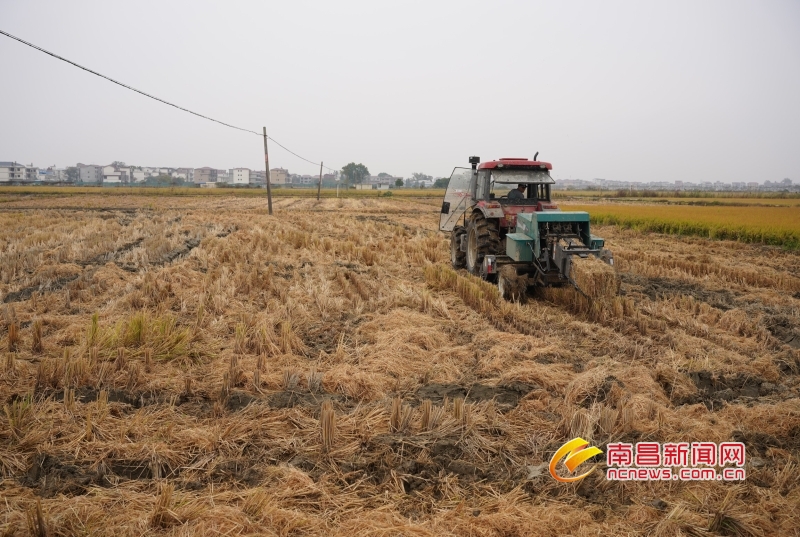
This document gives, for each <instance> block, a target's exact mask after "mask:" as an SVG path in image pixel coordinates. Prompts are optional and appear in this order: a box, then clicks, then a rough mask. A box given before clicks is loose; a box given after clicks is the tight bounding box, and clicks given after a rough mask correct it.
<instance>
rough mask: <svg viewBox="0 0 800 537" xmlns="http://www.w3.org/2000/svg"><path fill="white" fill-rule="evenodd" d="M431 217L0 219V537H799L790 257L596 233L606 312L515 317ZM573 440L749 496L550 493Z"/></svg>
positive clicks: (589, 484) (382, 212)
mask: <svg viewBox="0 0 800 537" xmlns="http://www.w3.org/2000/svg"><path fill="white" fill-rule="evenodd" d="M438 206H439V200H425V199H403V200H397V199H385V198H381V199H376V198H348V199H324V200H322V201H319V202H318V201H316V200H314V199H308V198H305V199H301V198H279V199H277V200H276V202H275V211H276V214H275V215H274V216H272V217H270V216H268V215H267V212H266V203H265V200H264V199H257V198H253V197H239V198H235V197H222V196H209V197H199V196H198V197H169V196H158V197H152V196H151V197H139V196H134V195H130V196H124V197H120V198H112V197H109V196H91V195H86V196H70V197H58V196H53V197H47V198H41V197H36V196H30V197H26V198H24V199H13V200H6V201H5V203H3V205H2V210H0V226H2V229H3V234H2V236H0V302H2V303H0V314H1V315H2V318H1V319H0V326H1V327H2V328H0V349H1V350H2V354H3V360H2V363H0V404H2V405H3V408H4V414H3V415H2V426H0V475H1V476H2V482H0V491H2V497H3V503H4V504H5V509H4V513H2V514H0V534H2V535H19V536H22V535H31V534H33V535H51V536H52V535H65V536H66V535H113V536H115V537H121V536H123V535H136V536H138V535H144V534H148V535H153V534H155V535H219V534H226V535H348V536H355V535H431V536H433V535H486V536H489V535H497V536H501V535H502V536H513V535H520V536H522V535H543V536H555V535H587V536H588V535H598V534H601V535H643V534H646V535H650V534H652V535H660V536H672V535H675V536H677V535H756V536H759V535H763V536H767V535H797V534H798V527H800V472H799V471H798V468H800V466H799V465H800V399H799V398H798V396H800V254H798V253H797V252H793V251H787V250H784V249H781V248H779V247H769V246H759V245H751V244H743V243H739V242H726V241H711V240H708V239H702V238H681V237H670V236H663V235H654V234H642V233H640V232H637V231H635V230H630V229H618V228H615V227H600V226H596V227H595V228H593V231H595V232H596V233H597V234H598V235H600V236H603V237H604V238H605V239H606V245H607V247H608V248H609V249H611V250H612V251H613V252H614V258H615V263H616V267H617V269H618V272H619V277H620V281H621V289H620V294H619V296H616V297H612V298H610V299H608V300H604V301H594V302H590V301H588V300H586V299H585V297H582V296H581V295H579V294H577V293H575V292H571V291H570V290H567V289H565V290H552V292H548V293H543V296H540V297H530V298H529V299H528V300H527V301H522V302H514V303H510V302H503V301H501V300H500V299H499V296H498V293H497V290H496V288H495V287H494V286H492V285H489V284H487V283H485V282H482V281H480V280H478V279H476V278H474V277H471V276H469V275H467V274H466V273H464V272H463V271H461V272H456V271H453V270H452V269H451V268H450V266H449V247H448V241H447V239H446V237H444V236H443V235H441V234H439V233H438V232H437V231H435V230H436V223H437V222H438V216H439V215H438ZM576 436H581V437H582V438H585V439H587V440H588V441H590V442H591V443H592V445H596V446H598V447H599V448H600V449H603V450H604V451H605V446H606V445H607V444H608V443H610V442H618V441H623V442H638V441H654V442H692V441H713V442H720V441H726V440H732V441H741V442H744V443H745V445H746V447H747V460H748V463H747V467H746V470H747V478H746V479H745V480H744V481H741V482H717V481H713V482H696V481H681V482H678V481H676V482H654V483H648V482H638V481H627V482H615V481H607V480H606V479H605V478H604V477H603V474H602V472H594V473H593V474H592V475H590V476H589V477H588V478H586V479H585V480H583V481H581V482H579V483H576V484H563V483H559V482H556V481H555V480H553V479H552V478H551V477H550V476H549V474H548V473H547V470H546V469H545V470H544V472H542V468H543V467H545V468H546V464H547V461H549V458H550V457H551V456H552V454H553V453H554V452H555V450H556V449H558V447H560V446H561V445H562V444H563V443H564V442H566V441H567V440H570V439H572V438H574V437H576Z"/></svg>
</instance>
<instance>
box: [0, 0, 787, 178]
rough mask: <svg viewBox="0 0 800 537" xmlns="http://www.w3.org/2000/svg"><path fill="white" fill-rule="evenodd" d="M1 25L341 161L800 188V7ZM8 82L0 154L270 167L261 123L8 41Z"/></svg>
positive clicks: (123, 8) (47, 18)
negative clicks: (521, 163)
mask: <svg viewBox="0 0 800 537" xmlns="http://www.w3.org/2000/svg"><path fill="white" fill-rule="evenodd" d="M0 29H2V30H3V31H6V32H8V33H11V34H13V35H15V36H17V37H20V38H22V39H24V40H26V41H29V42H31V43H33V44H36V45H38V46H40V47H42V48H45V49H47V50H50V51H51V52H54V53H56V54H59V55H61V56H63V57H65V58H67V59H70V60H72V61H74V62H76V63H79V64H81V65H84V66H86V67H88V68H90V69H92V70H95V71H98V72H100V73H102V74H105V75H107V76H109V77H111V78H114V79H116V80H119V81H121V82H123V83H125V84H128V85H131V86H133V87H135V88H137V89H140V90H142V91H145V92H148V93H151V94H153V95H156V96H158V97H160V98H162V99H164V100H167V101H170V102H173V103H175V104H178V105H179V106H182V107H185V108H188V109H190V110H193V111H196V112H198V113H200V114H203V115H207V116H210V117H212V118H214V119H218V120H220V121H223V122H226V123H230V124H233V125H236V126H240V127H243V128H246V129H248V130H252V131H257V132H261V129H262V127H264V126H265V127H266V128H267V132H268V134H269V135H270V136H272V137H274V138H275V140H277V141H278V142H280V143H281V144H283V145H285V146H286V147H288V148H289V149H291V150H292V151H294V152H295V153H298V154H299V155H301V156H303V157H305V158H307V159H309V160H311V161H313V162H319V161H320V160H322V161H323V162H324V164H325V166H326V167H330V168H333V169H340V168H341V167H342V166H344V165H345V164H347V163H348V162H357V163H359V162H360V163H363V164H365V165H366V166H367V167H368V168H369V170H370V172H371V173H372V174H373V175H376V174H378V173H379V172H385V173H389V174H392V175H396V176H402V177H409V176H410V175H411V174H412V173H413V172H421V173H425V174H428V175H432V176H434V177H439V176H445V177H446V176H449V175H450V173H451V171H452V169H453V167H455V166H468V165H469V164H468V158H469V156H471V155H477V156H479V157H481V159H482V160H484V161H485V160H491V159H496V158H500V157H528V158H532V157H533V156H534V154H535V153H536V152H539V160H544V161H548V162H551V163H552V164H553V171H552V175H553V176H554V177H555V178H556V179H576V178H580V179H593V178H603V179H609V180H620V181H675V180H683V181H691V182H702V181H723V182H731V181H757V182H763V181H765V180H770V181H780V180H782V179H784V178H786V177H788V178H790V179H792V180H793V181H794V182H795V183H800V2H798V1H797V0H764V1H755V0H752V1H741V0H722V1H718V0H702V1H698V0H692V1H684V0H670V1H669V2H641V1H623V2H620V1H614V0H604V1H602V2H597V1H572V0H565V1H553V2H534V1H525V2H507V1H493V2H486V1H471V0H462V1H444V0H442V1H434V0H427V1H419V2H417V1H413V0H411V1H403V2H389V1H375V0H365V1H360V0H358V1H337V2H330V1H327V2H324V1H321V2H311V1H303V0H292V1H282V2H273V1H265V0H261V1H241V0H231V1H228V2H211V1H203V0H193V1H188V0H187V1H177V0H175V1H172V0H158V1H150V0H137V1H136V2H109V1H107V0H103V1H83V0H71V1H70V2H63V1H40V0H0ZM0 73H2V75H0V79H2V84H0V161H6V160H11V161H17V162H22V163H25V164H30V163H33V164H34V165H36V166H39V167H46V166H50V165H57V166H59V167H65V166H71V165H74V164H75V163H77V162H83V163H86V164H108V163H110V162H112V161H114V160H119V161H124V162H126V163H128V164H134V165H139V166H170V167H194V168H197V167H202V166H211V167H214V168H221V169H226V168H233V167H248V168H252V169H264V154H263V139H262V138H260V137H258V136H256V135H255V134H248V133H244V132H241V131H237V130H234V129H230V128H227V127H224V126H222V125H219V124H216V123H212V122H210V121H207V120H204V119H201V118H198V117H196V116H193V115H190V114H187V113H186V112H183V111H180V110H177V109H175V108H172V107H169V106H166V105H164V104H162V103H159V102H156V101H153V100H151V99H148V98H146V97H143V96H141V95H139V94H136V93H133V92H131V91H129V90H126V89H124V88H121V87H119V86H116V85H114V84H112V83H110V82H108V81H106V80H104V79H101V78H99V77H97V76H94V75H91V74H89V73H87V72H85V71H82V70H80V69H77V68H75V67H73V66H71V65H69V64H67V63H64V62H62V61H59V60H57V59H54V58H52V57H50V56H48V55H45V54H43V53H42V52H39V51H37V50H34V49H32V48H30V47H27V46H25V45H23V44H21V43H19V42H17V41H14V40H12V39H10V38H8V37H6V36H2V35H0ZM277 166H280V167H284V168H288V170H289V171H290V173H301V174H316V173H318V172H319V166H318V165H314V164H309V163H306V162H304V161H302V160H299V159H298V158H296V157H294V156H293V155H291V154H289V153H287V152H285V151H284V150H282V149H281V148H279V147H277V146H275V145H274V144H273V145H271V146H270V167H277Z"/></svg>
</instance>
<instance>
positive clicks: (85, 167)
mask: <svg viewBox="0 0 800 537" xmlns="http://www.w3.org/2000/svg"><path fill="white" fill-rule="evenodd" d="M77 168H78V182H79V183H91V184H101V183H102V182H103V167H102V166H97V165H96V164H81V163H80V162H79V163H78V165H77Z"/></svg>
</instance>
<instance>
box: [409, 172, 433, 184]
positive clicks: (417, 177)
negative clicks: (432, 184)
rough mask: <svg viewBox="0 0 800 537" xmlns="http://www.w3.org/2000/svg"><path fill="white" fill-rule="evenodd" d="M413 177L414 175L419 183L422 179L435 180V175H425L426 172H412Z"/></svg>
mask: <svg viewBox="0 0 800 537" xmlns="http://www.w3.org/2000/svg"><path fill="white" fill-rule="evenodd" d="M411 177H413V178H414V181H416V182H417V183H419V182H421V181H433V177H431V176H430V175H425V174H424V173H416V172H415V173H412V174H411Z"/></svg>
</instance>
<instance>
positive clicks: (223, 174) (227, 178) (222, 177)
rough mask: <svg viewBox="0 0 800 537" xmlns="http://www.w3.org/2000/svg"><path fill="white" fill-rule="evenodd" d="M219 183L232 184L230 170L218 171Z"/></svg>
mask: <svg viewBox="0 0 800 537" xmlns="http://www.w3.org/2000/svg"><path fill="white" fill-rule="evenodd" d="M217 182H218V183H230V182H231V172H230V170H217Z"/></svg>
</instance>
